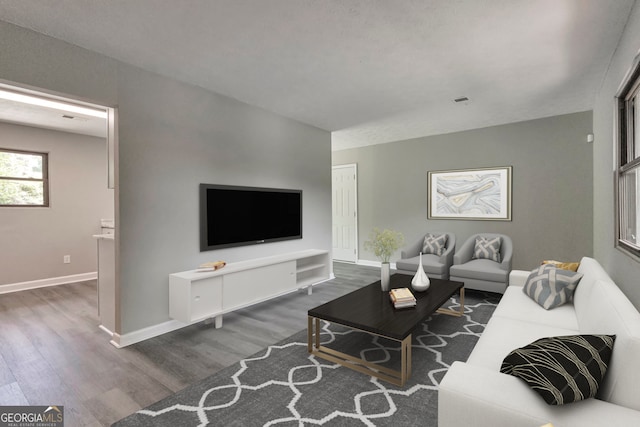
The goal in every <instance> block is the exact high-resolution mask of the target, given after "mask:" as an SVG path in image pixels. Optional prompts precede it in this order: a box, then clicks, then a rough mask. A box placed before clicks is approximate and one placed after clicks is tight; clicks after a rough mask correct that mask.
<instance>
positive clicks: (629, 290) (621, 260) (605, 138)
mask: <svg viewBox="0 0 640 427" xmlns="http://www.w3.org/2000/svg"><path fill="white" fill-rule="evenodd" d="M639 49H640V4H638V3H637V2H636V4H635V5H634V7H633V10H632V12H631V15H630V17H629V21H628V22H627V25H626V27H625V31H624V33H623V35H622V38H621V40H620V43H619V45H618V48H617V49H616V52H615V54H614V56H613V58H612V61H611V65H610V67H609V70H608V72H607V75H606V77H605V79H604V82H603V84H602V88H601V90H600V93H599V95H598V97H597V98H596V102H595V106H594V109H593V130H594V136H595V141H594V162H593V171H594V172H593V212H594V213H593V215H594V222H593V230H594V253H595V257H596V259H597V260H598V261H600V263H601V264H602V265H603V266H604V267H605V269H606V270H607V272H608V273H609V274H610V275H611V277H612V278H613V279H614V280H615V281H616V283H617V284H618V286H620V288H621V289H622V290H623V291H624V292H625V294H626V295H627V296H628V297H629V299H631V301H632V302H633V303H634V304H635V306H636V307H638V308H640V281H639V280H638V278H639V277H640V262H639V260H637V259H635V258H632V257H630V256H629V255H627V254H626V253H625V252H622V251H621V250H619V249H616V248H615V246H614V242H615V237H614V220H615V216H614V212H615V209H614V196H613V188H614V184H613V170H614V160H613V150H614V149H613V147H614V140H613V109H614V96H615V94H616V92H617V91H618V87H619V86H620V84H621V83H622V80H623V79H624V76H625V74H626V73H627V71H628V70H630V68H631V66H632V63H633V60H634V58H635V56H636V55H637V54H638V50H639Z"/></svg>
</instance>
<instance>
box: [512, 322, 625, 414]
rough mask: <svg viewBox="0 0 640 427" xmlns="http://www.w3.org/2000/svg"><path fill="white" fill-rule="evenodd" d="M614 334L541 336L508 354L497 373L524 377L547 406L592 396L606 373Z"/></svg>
mask: <svg viewBox="0 0 640 427" xmlns="http://www.w3.org/2000/svg"><path fill="white" fill-rule="evenodd" d="M615 338H616V337H615V335H571V336H561V337H550V338H542V339H539V340H537V341H534V342H532V343H531V344H529V345H527V346H524V347H522V348H519V349H516V350H514V351H512V352H511V353H509V354H508V355H507V357H505V358H504V361H503V362H502V367H501V368H500V372H502V373H504V374H509V375H513V376H515V377H518V378H520V379H522V380H524V381H525V382H526V383H527V384H528V385H529V387H531V389H532V390H533V391H535V392H536V393H538V394H539V395H540V396H542V398H543V399H544V400H545V402H547V403H548V404H549V405H563V404H566V403H571V402H578V401H580V400H584V399H588V398H591V397H594V396H595V395H596V393H597V392H598V388H599V387H600V384H602V381H603V379H604V376H605V374H606V373H607V368H608V367H609V360H611V354H612V352H613V343H614V341H615Z"/></svg>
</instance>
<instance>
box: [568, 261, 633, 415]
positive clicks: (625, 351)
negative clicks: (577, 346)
mask: <svg viewBox="0 0 640 427" xmlns="http://www.w3.org/2000/svg"><path fill="white" fill-rule="evenodd" d="M581 267H582V263H581ZM586 277H587V275H586V273H585V277H584V278H583V279H582V280H583V281H584V279H585V278H586ZM582 285H583V283H582V281H581V282H580V285H579V286H578V288H577V289H576V292H577V291H578V290H579V289H580V287H581V286H582ZM579 302H580V304H578V303H579ZM574 305H575V307H576V316H577V318H578V324H579V325H580V333H583V334H606V335H616V351H614V352H613V356H612V357H611V363H610V366H609V373H608V374H607V376H606V377H605V379H604V384H603V385H602V387H601V389H600V393H599V394H598V398H600V399H602V400H605V401H607V402H611V403H614V404H618V405H622V406H626V407H628V408H633V409H635V410H638V411H640V399H639V398H638V396H639V395H640V370H639V369H636V367H637V360H638V355H639V354H640V313H638V310H637V309H636V308H635V307H634V306H633V304H631V302H630V301H629V299H627V297H626V296H625V295H624V294H623V293H622V291H621V290H620V288H618V286H616V284H615V283H613V282H612V281H611V279H609V278H607V279H604V280H603V279H599V280H596V281H595V282H593V283H592V285H591V289H590V293H589V295H586V296H585V298H584V299H582V300H580V301H578V300H577V296H576V297H574Z"/></svg>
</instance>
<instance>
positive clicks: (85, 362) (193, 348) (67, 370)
mask: <svg viewBox="0 0 640 427" xmlns="http://www.w3.org/2000/svg"><path fill="white" fill-rule="evenodd" d="M334 274H335V276H336V278H335V279H333V280H331V281H329V282H326V283H323V284H321V285H318V286H316V287H314V291H313V295H311V296H309V295H307V293H306V292H304V291H299V292H296V293H292V294H289V295H286V296H284V297H281V298H277V299H275V300H272V301H269V302H266V303H263V304H259V305H255V306H252V307H249V308H247V309H244V310H239V311H237V312H234V313H230V314H227V315H225V316H224V326H223V328H222V329H215V328H214V327H213V325H205V324H203V323H199V324H196V325H192V326H189V327H186V328H183V329H180V330H178V331H174V332H172V333H168V334H165V335H162V336H159V337H156V338H153V339H149V340H146V341H143V342H141V343H138V344H134V345H132V346H129V347H126V348H123V349H117V348H115V347H113V346H112V345H111V344H109V337H108V335H106V334H105V333H104V332H102V331H101V330H99V329H98V327H97V325H98V317H97V308H96V307H97V301H96V282H95V281H89V282H82V283H76V284H69V285H62V286H55V287H49V288H41V289H34V290H29V291H23V292H16V293H13V294H4V295H0V405H64V409H65V421H66V424H65V425H67V426H103V425H110V424H111V423H113V422H115V421H117V420H119V419H121V418H123V417H125V416H126V415H129V414H131V413H133V412H135V411H137V410H138V409H141V408H143V407H145V406H148V405H150V404H152V403H154V402H156V401H158V400H160V399H162V398H164V397H166V396H169V395H171V394H173V393H174V392H176V391H178V390H180V389H182V388H184V387H186V386H187V385H189V384H191V383H194V382H196V381H198V380H200V379H202V378H205V377H207V376H208V375H211V374H213V373H215V372H217V371H218V370H220V369H222V368H224V367H226V366H229V365H231V364H233V363H235V362H237V361H239V360H241V359H243V358H245V357H247V356H250V355H252V354H254V353H256V352H257V351H259V350H261V349H262V348H264V347H266V346H268V345H270V344H274V343H276V342H278V341H280V340H282V339H284V338H286V337H288V336H290V335H292V334H294V333H296V332H298V331H300V330H301V329H304V328H306V319H307V316H306V315H307V311H308V310H309V309H311V308H313V307H315V306H317V305H319V304H322V303H324V302H327V301H330V300H332V299H334V298H336V297H338V296H340V295H343V294H345V293H347V292H350V291H352V290H354V289H356V288H358V287H361V286H363V285H366V284H368V283H371V282H372V281H375V280H378V279H379V274H380V273H379V269H377V268H371V267H363V266H357V265H354V264H344V263H334Z"/></svg>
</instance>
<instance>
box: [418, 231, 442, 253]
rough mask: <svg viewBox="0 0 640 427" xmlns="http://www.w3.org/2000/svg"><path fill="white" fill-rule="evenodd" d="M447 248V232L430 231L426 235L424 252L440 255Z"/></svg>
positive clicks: (423, 244)
mask: <svg viewBox="0 0 640 427" xmlns="http://www.w3.org/2000/svg"><path fill="white" fill-rule="evenodd" d="M446 248H447V235H446V234H431V233H428V234H427V235H426V236H424V242H423V243H422V253H423V254H434V255H437V256H440V255H442V254H443V253H444V251H445V249H446Z"/></svg>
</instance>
